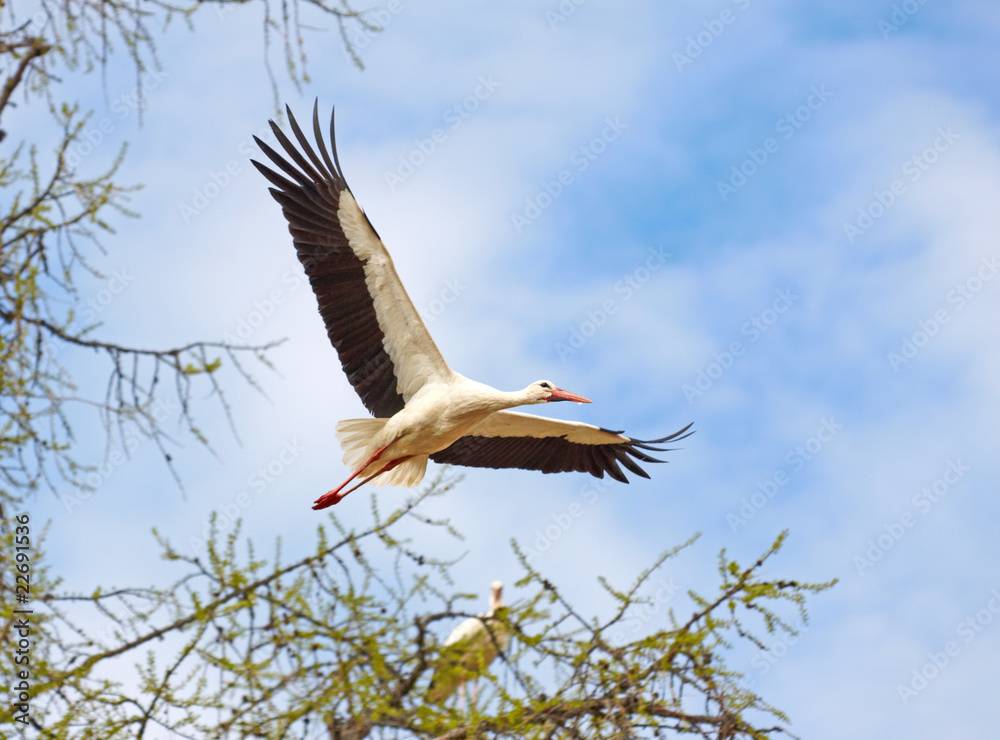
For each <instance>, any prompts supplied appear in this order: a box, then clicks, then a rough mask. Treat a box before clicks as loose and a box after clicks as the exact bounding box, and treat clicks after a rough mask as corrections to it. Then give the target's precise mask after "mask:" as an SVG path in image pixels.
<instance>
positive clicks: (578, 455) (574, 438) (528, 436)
mask: <svg viewBox="0 0 1000 740" xmlns="http://www.w3.org/2000/svg"><path fill="white" fill-rule="evenodd" d="M690 428H691V425H690V424H688V425H687V426H686V427H684V428H683V429H681V430H680V431H678V432H674V433H673V434H671V435H669V436H666V437H661V438H660V439H651V440H642V439H632V438H631V437H626V436H625V435H624V434H622V433H621V432H612V431H609V430H607V429H602V428H601V427H595V426H593V425H592V424H581V423H579V422H575V421H561V420H559V419H547V418H545V417H542V416H535V415H533V414H523V413H520V412H518V411H498V412H496V413H495V414H493V415H492V416H490V417H489V418H487V419H486V421H484V422H483V423H482V424H480V425H479V426H477V427H476V428H475V429H473V430H472V433H471V434H468V435H466V436H465V437H462V438H461V439H459V440H458V441H456V442H455V443H454V444H452V445H451V446H450V447H446V448H445V449H443V450H441V451H440V452H435V453H434V454H433V455H431V460H434V461H435V462H438V463H447V464H450V465H467V466H470V467H475V468H521V469H523V470H540V471H542V472H543V473H563V472H568V471H571V470H575V471H578V472H581V473H590V474H591V475H594V476H596V477H598V478H603V477H604V474H605V473H607V474H608V475H610V476H611V477H612V478H614V479H615V480H617V481H621V482H622V483H628V478H626V477H625V474H624V473H623V472H622V469H621V468H620V467H618V463H621V464H622V465H624V466H625V467H626V468H628V469H629V470H631V471H632V472H633V473H635V474H636V475H641V476H642V477H643V478H648V477H649V475H647V474H646V471H645V470H643V469H642V468H640V467H639V465H638V464H637V463H636V461H635V460H633V459H632V458H636V459H638V460H641V461H643V462H663V461H662V460H657V459H656V458H655V457H650V456H649V455H647V454H646V453H645V452H643V450H651V451H655V452H667V451H668V450H667V448H663V447H656V446H655V445H659V444H662V443H664V442H677V441H679V440H682V439H684V438H685V437H687V436H689V435H691V434H693V433H694V432H689V431H688V430H689V429H690Z"/></svg>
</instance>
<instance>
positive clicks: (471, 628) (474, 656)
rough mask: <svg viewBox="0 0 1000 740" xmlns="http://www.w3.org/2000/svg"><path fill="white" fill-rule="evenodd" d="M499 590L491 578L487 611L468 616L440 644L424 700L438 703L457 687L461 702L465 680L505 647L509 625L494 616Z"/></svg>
mask: <svg viewBox="0 0 1000 740" xmlns="http://www.w3.org/2000/svg"><path fill="white" fill-rule="evenodd" d="M502 590H503V584H502V583H501V582H500V581H493V583H491V584H490V610H489V611H488V612H485V613H483V614H480V615H479V616H478V617H469V618H468V619H466V620H465V621H464V622H462V623H461V624H459V625H458V626H457V627H456V628H455V629H453V630H452V631H451V634H450V635H448V639H447V640H445V641H444V645H442V646H441V657H440V659H439V660H438V664H437V667H436V668H435V670H434V677H433V678H432V679H431V686H430V689H428V691H427V700H428V701H430V702H434V703H435V704H440V703H441V702H443V701H444V700H445V699H447V698H448V697H449V696H451V695H452V694H454V693H455V689H458V690H459V701H460V703H461V704H463V705H464V703H465V682H466V681H467V680H468V679H470V678H472V679H475V678H476V677H477V676H480V675H482V674H483V673H485V672H486V669H487V668H488V667H489V665H490V663H492V662H493V660H494V659H495V658H496V657H497V655H498V654H500V653H501V652H502V651H504V650H506V649H507V645H508V644H509V643H510V635H511V630H510V627H509V626H507V625H505V624H503V623H502V622H500V621H499V620H497V619H495V616H496V614H497V611H499V610H500V609H502V608H504V604H503V602H502V601H501V598H500V592H501V591H502ZM473 688H474V687H473ZM473 701H475V699H473Z"/></svg>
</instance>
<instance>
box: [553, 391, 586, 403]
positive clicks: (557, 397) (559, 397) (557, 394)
mask: <svg viewBox="0 0 1000 740" xmlns="http://www.w3.org/2000/svg"><path fill="white" fill-rule="evenodd" d="M552 401H576V402H577V403H593V401H591V400H590V399H589V398H584V397H583V396H578V395H576V394H575V393H570V392H569V391H564V390H563V389H562V388H556V389H555V390H554V391H552V395H551V396H549V402H550V403H551V402H552Z"/></svg>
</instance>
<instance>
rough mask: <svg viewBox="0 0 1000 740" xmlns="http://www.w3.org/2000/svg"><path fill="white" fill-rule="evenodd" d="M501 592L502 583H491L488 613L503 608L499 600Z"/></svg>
mask: <svg viewBox="0 0 1000 740" xmlns="http://www.w3.org/2000/svg"><path fill="white" fill-rule="evenodd" d="M501 591H503V583H502V582H501V581H493V583H491V584H490V611H491V612H495V611H496V610H497V609H499V608H501V607H502V606H503V601H501V600H500V592H501Z"/></svg>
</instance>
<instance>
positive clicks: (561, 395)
mask: <svg viewBox="0 0 1000 740" xmlns="http://www.w3.org/2000/svg"><path fill="white" fill-rule="evenodd" d="M528 394H529V395H530V396H531V403H549V402H551V401H576V402H577V403H591V400H590V399H589V398H584V397H583V396H578V395H576V394H575V393H570V392H569V391H565V390H563V389H562V388H560V387H558V386H557V385H556V384H555V383H551V382H549V381H548V380H536V381H535V382H534V383H532V384H531V385H529V386H528Z"/></svg>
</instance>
